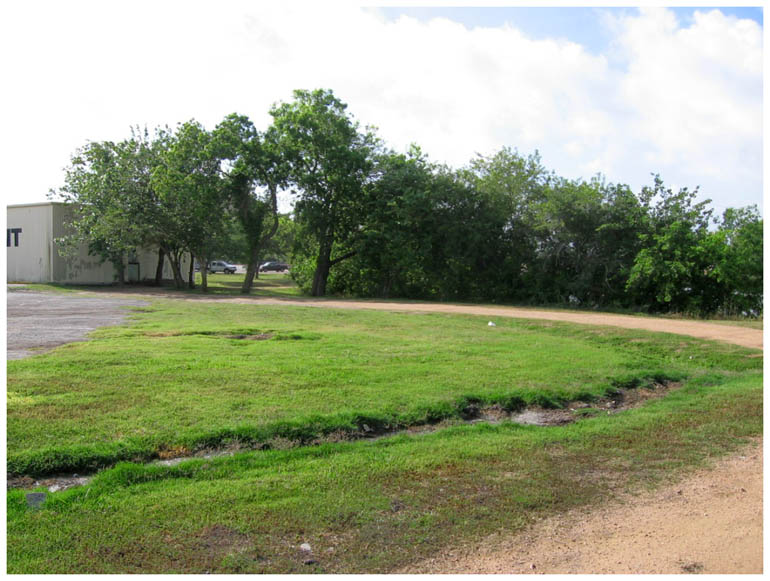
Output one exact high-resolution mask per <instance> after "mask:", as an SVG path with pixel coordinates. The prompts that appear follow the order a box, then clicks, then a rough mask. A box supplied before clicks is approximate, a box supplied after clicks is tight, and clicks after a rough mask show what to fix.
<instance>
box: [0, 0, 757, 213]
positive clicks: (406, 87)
mask: <svg viewBox="0 0 770 581" xmlns="http://www.w3.org/2000/svg"><path fill="white" fill-rule="evenodd" d="M608 22H609V24H610V25H611V26H612V29H613V30H614V32H615V43H614V44H613V48H612V52H608V53H607V54H604V55H598V56H597V55H594V54H591V53H589V52H587V51H586V50H584V49H583V47H581V46H580V45H578V44H575V43H570V42H566V41H563V40H551V39H545V40H534V39H531V38H528V37H527V36H526V35H524V34H523V33H522V32H521V31H519V30H516V29H515V28H512V27H510V26H508V25H505V26H501V27H499V28H480V27H477V28H472V29H468V28H466V27H464V26H463V25H462V24H459V23H456V22H452V21H449V20H446V19H434V20H431V21H429V22H419V21H417V20H415V19H412V18H406V17H401V18H400V19H398V20H397V21H387V20H385V19H384V18H383V17H382V16H381V15H379V13H378V12H377V11H376V10H373V9H359V8H355V7H351V6H350V5H341V4H335V3H331V4H329V3H315V4H298V3H288V6H284V5H281V4H278V3H254V2H236V1H233V2H220V3H216V4H215V3H211V2H198V3H193V2H184V3H176V2H152V3H149V2H132V3H130V4H129V3H126V4H118V3H105V2H91V3H86V2H61V3H53V2H52V3H50V4H49V3H42V4H41V3H34V2H27V3H17V4H15V5H14V6H13V8H12V10H11V11H10V12H8V13H7V17H6V18H5V24H4V25H3V26H4V30H3V31H2V35H3V38H4V39H5V40H4V41H2V42H3V43H4V45H5V46H3V51H4V54H6V55H8V54H13V55H16V56H14V57H12V58H11V59H8V60H9V62H8V63H7V67H6V69H7V75H6V77H7V78H8V79H9V82H7V83H6V86H7V87H13V90H11V91H9V93H10V95H9V101H8V102H7V103H6V111H5V114H4V116H5V119H4V128H5V129H6V140H5V141H6V143H5V144H4V146H3V147H4V149H5V153H6V155H5V158H6V160H8V159H11V160H13V164H12V165H11V168H12V171H11V172H10V174H11V175H10V176H8V177H9V180H10V187H9V191H10V192H11V199H12V201H13V202H15V203H19V202H21V201H23V200H24V199H30V200H33V198H34V200H33V201H36V200H37V199H38V198H40V197H42V196H43V195H44V194H45V192H46V191H47V190H48V188H49V187H53V186H57V185H59V184H60V182H61V174H60V172H59V170H60V168H61V167H62V166H64V165H65V164H66V163H67V162H68V158H69V155H70V153H72V151H73V150H74V149H75V148H76V147H78V146H80V145H82V144H83V143H85V141H86V140H88V139H92V140H101V139H120V138H122V137H124V136H125V135H126V134H127V133H128V127H129V125H131V124H134V123H141V124H144V123H146V124H148V125H149V126H151V127H152V126H154V125H157V124H166V123H168V124H170V125H173V124H175V123H177V122H180V121H184V120H186V119H189V118H191V117H195V118H197V119H199V120H200V121H201V122H203V123H204V124H206V125H207V126H209V127H211V126H213V125H214V124H215V123H217V122H218V121H219V120H220V119H221V118H222V117H223V116H224V115H226V114H227V113H229V112H232V111H238V112H241V113H245V114H248V115H249V116H251V118H252V119H253V120H254V121H255V123H256V124H257V125H259V126H262V127H264V126H266V125H267V123H269V115H268V114H267V112H268V109H269V107H270V106H271V104H273V103H274V102H276V101H280V100H287V99H289V98H291V91H292V90H293V89H296V88H307V89H311V88H316V87H325V88H330V89H333V90H334V91H335V93H336V94H337V95H338V96H339V97H340V98H341V99H342V100H344V101H345V102H347V103H348V104H349V107H350V111H351V112H352V113H353V114H354V115H355V117H356V118H357V119H359V120H360V121H361V122H362V123H365V124H374V125H376V126H378V127H379V133H380V135H381V136H382V137H383V138H384V139H385V140H386V141H387V142H388V143H389V144H390V145H391V146H393V147H395V148H397V149H404V148H405V147H406V146H407V145H408V144H409V143H410V142H416V143H418V144H419V145H421V146H422V147H423V149H424V150H425V151H426V152H427V153H428V154H429V155H430V156H431V158H433V159H435V160H439V161H446V162H448V163H450V164H452V165H455V166H459V165H462V164H464V163H466V162H467V161H469V160H470V159H471V157H472V156H473V155H474V153H475V152H481V153H492V152H494V151H495V150H497V149H498V148H500V147H502V146H504V145H508V146H512V147H516V148H518V149H519V151H521V152H522V153H529V152H531V151H533V150H534V149H539V150H540V151H541V153H542V155H543V161H544V163H545V164H546V166H548V167H550V168H553V169H555V170H556V171H557V172H558V173H560V174H561V175H564V176H566V177H581V176H582V177H586V178H587V177H590V175H592V174H594V173H596V172H597V171H601V172H602V173H604V174H605V175H607V176H608V178H609V179H610V180H612V181H616V182H617V181H619V182H626V183H630V184H631V185H632V186H633V187H634V188H635V189H638V188H639V187H640V186H641V185H643V184H649V183H650V178H649V173H650V172H659V173H661V175H662V177H663V178H664V180H666V182H667V183H679V184H682V185H688V186H695V185H698V184H700V185H701V186H702V190H703V192H704V193H705V194H707V195H709V196H711V197H714V198H715V201H716V205H717V206H718V207H720V208H721V207H723V206H728V205H742V204H746V203H755V202H760V201H761V193H762V190H761V188H762V165H761V163H762V160H761V155H762V30H761V28H760V27H759V26H758V25H756V24H755V23H754V22H752V21H741V20H736V19H735V18H728V17H726V16H724V15H723V14H722V13H720V12H719V11H716V10H711V11H706V12H702V13H698V14H696V17H695V19H694V22H693V23H692V25H690V26H689V27H687V28H684V27H682V26H681V24H680V23H678V22H677V21H676V19H675V17H674V15H673V13H671V12H669V11H666V10H663V9H649V10H643V11H641V13H640V14H638V15H634V16H625V17H622V18H615V19H613V18H609V19H608ZM11 49H12V50H11Z"/></svg>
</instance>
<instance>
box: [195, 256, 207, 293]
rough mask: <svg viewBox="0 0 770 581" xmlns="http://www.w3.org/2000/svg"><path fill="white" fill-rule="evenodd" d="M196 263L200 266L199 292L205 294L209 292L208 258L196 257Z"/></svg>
mask: <svg viewBox="0 0 770 581" xmlns="http://www.w3.org/2000/svg"><path fill="white" fill-rule="evenodd" d="M198 262H199V263H200V265H201V290H202V291H203V292H204V293H206V292H209V269H208V265H209V258H208V256H203V255H201V256H198Z"/></svg>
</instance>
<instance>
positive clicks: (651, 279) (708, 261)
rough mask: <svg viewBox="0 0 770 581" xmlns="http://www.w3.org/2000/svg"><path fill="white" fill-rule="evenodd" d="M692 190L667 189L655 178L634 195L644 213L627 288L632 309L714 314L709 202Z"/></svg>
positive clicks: (714, 258) (661, 181)
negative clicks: (638, 246)
mask: <svg viewBox="0 0 770 581" xmlns="http://www.w3.org/2000/svg"><path fill="white" fill-rule="evenodd" d="M697 195H698V190H697V188H696V189H695V190H688V189H687V188H681V189H680V190H679V191H678V192H674V191H673V190H671V189H670V188H666V187H665V186H664V184H663V180H661V178H660V176H657V175H656V176H654V185H653V186H652V187H644V188H642V192H641V194H640V196H639V198H640V201H641V203H642V205H643V207H644V208H645V209H646V213H645V216H646V222H645V224H644V225H642V227H641V228H640V234H639V237H640V243H641V249H640V250H639V252H638V253H637V255H636V258H635V259H634V265H633V268H632V269H631V272H630V274H629V278H628V282H627V283H626V288H627V290H628V291H629V292H630V293H631V297H632V298H633V300H634V302H635V304H636V305H638V306H640V307H642V308H645V309H647V310H650V311H675V312H688V311H692V312H710V311H712V310H714V306H715V305H714V301H713V296H714V294H715V293H714V291H713V289H712V288H711V287H712V283H713V281H714V277H713V276H712V273H713V271H714V266H715V263H716V262H717V261H718V257H716V256H715V255H714V252H713V247H712V246H710V245H709V244H708V242H709V238H708V236H709V224H710V223H711V221H712V219H711V214H712V210H711V209H709V208H708V204H709V203H710V200H705V201H701V202H696V201H695V200H696V198H697Z"/></svg>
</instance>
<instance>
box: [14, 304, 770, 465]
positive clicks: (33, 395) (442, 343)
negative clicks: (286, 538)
mask: <svg viewBox="0 0 770 581" xmlns="http://www.w3.org/2000/svg"><path fill="white" fill-rule="evenodd" d="M143 311H144V310H143V309H139V310H138V312H137V313H136V315H135V316H134V324H133V325H131V326H124V327H114V328H109V329H102V330H98V331H96V332H94V333H93V334H92V337H94V338H96V339H97V340H95V341H91V342H87V343H74V344H70V345H66V346H63V347H60V348H59V349H57V350H56V351H55V352H53V353H50V354H46V355H41V356H38V357H35V358H33V359H28V360H21V361H10V362H9V363H8V384H7V385H8V387H7V390H8V416H7V430H8V467H9V470H10V471H11V472H12V473H19V474H35V475H40V474H45V473H53V472H58V471H63V470H72V471H83V470H88V469H95V468H99V467H103V466H106V465H109V464H112V463H114V462H117V461H119V460H126V459H134V458H136V459H148V458H152V457H155V456H157V455H158V454H159V453H162V452H163V451H165V450H169V449H186V450H194V449H197V448H204V447H212V446H222V445H228V444H232V443H233V442H240V443H242V444H243V443H245V444H248V445H252V446H253V445H256V444H265V443H269V441H270V440H272V439H274V438H276V437H278V438H288V439H291V440H295V441H298V442H300V443H306V442H308V441H311V440H313V439H316V438H322V437H324V436H327V435H328V434H330V433H333V432H337V431H348V432H353V431H357V430H360V429H361V428H362V426H363V424H364V423H366V424H367V425H368V426H370V427H377V428H388V427H389V428H396V427H402V426H407V425H414V424H423V423H430V422H435V421H439V420H442V419H447V418H452V417H459V416H460V415H462V413H463V411H464V408H465V407H466V406H467V405H468V404H469V403H476V402H481V403H499V404H501V405H503V406H505V407H508V408H510V409H513V408H516V407H521V406H523V405H527V404H539V405H543V406H546V407H559V406H561V405H563V404H564V403H565V402H566V401H569V400H575V399H582V400H586V401H590V400H591V399H593V398H596V397H600V396H602V395H605V394H606V393H608V391H611V390H612V389H613V388H615V387H616V386H618V385H624V384H625V383H628V382H629V381H633V380H648V379H649V378H655V377H658V378H660V379H671V380H676V379H681V378H684V377H688V376H697V375H698V374H702V373H704V372H706V371H710V370H711V369H713V368H715V367H730V368H732V369H735V370H745V369H759V368H761V359H757V358H753V359H752V358H747V357H746V355H747V354H749V353H751V351H750V350H747V349H740V348H737V347H729V346H720V347H713V346H709V345H708V344H706V343H704V342H701V341H697V340H695V339H684V338H680V337H673V336H667V335H659V336H657V337H656V336H655V335H654V334H644V333H641V332H630V331H628V332H623V331H608V330H604V329H596V328H590V327H585V328H584V327H579V326H573V325H567V324H555V323H550V324H543V323H535V322H527V321H521V320H515V319H510V320H504V321H500V322H499V324H498V326H497V327H494V328H490V327H487V325H486V321H485V320H483V319H481V318H478V317H472V316H448V315H441V314H403V313H401V314H400V313H385V312H368V311H344V310H328V309H318V308H298V307H279V306H256V305H232V304H217V303H205V304H199V303H186V302H180V301H156V302H155V303H154V307H153V308H152V312H143ZM240 335H246V336H254V335H259V336H262V337H263V338H265V340H251V339H238V338H232V337H234V336H240Z"/></svg>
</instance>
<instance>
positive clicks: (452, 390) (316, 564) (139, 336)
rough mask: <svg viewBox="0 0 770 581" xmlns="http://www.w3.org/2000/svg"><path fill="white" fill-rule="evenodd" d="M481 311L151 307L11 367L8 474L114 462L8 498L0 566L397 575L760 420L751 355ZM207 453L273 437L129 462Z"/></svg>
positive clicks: (650, 474) (728, 445)
mask: <svg viewBox="0 0 770 581" xmlns="http://www.w3.org/2000/svg"><path fill="white" fill-rule="evenodd" d="M218 276H221V277H224V276H225V275H218ZM212 278H213V279H214V280H213V281H212V286H214V283H217V280H216V277H212ZM266 278H267V277H265V279H266ZM260 280H263V279H260ZM274 280H275V281H276V285H275V286H276V287H284V286H286V285H285V284H283V283H282V282H281V279H274ZM274 292H281V291H274ZM486 323H487V320H486V319H482V318H479V317H472V316H457V315H439V314H405V313H386V312H370V311H343V310H327V309H317V308H316V309H314V308H302V307H280V306H255V305H240V304H221V303H220V304H218V303H216V302H214V303H199V302H183V301H174V300H165V299H163V300H161V299H158V300H154V301H153V303H152V306H151V307H150V308H147V309H144V310H137V311H136V312H135V313H134V314H133V315H132V320H131V323H130V324H129V325H125V326H121V327H113V328H107V329H101V330H99V331H97V332H95V333H93V334H92V337H94V340H93V341H90V342H86V343H77V344H71V345H66V346H63V347H60V348H59V349H57V350H55V351H53V352H51V353H48V354H44V355H40V356H37V357H34V358H31V359H26V360H19V361H10V362H9V363H8V413H7V430H8V465H9V466H8V467H9V471H10V472H11V473H13V474H30V475H43V474H51V473H55V472H59V471H74V472H81V471H83V470H92V469H97V468H101V467H106V466H112V465H115V464H116V463H117V466H115V467H113V468H111V469H107V470H104V471H102V472H101V473H100V474H99V475H98V476H96V478H95V479H94V480H93V481H92V482H91V483H90V484H88V485H87V486H84V487H79V488H74V489H71V490H68V491H64V492H57V493H50V494H48V496H47V500H46V503H45V504H44V506H43V508H42V509H40V510H34V509H31V508H29V507H28V506H27V505H26V502H25V497H24V492H23V491H20V490H16V491H10V492H9V494H8V553H7V554H8V569H9V572H13V573H22V572H23V573H32V572H39V573H54V572H55V573H66V572H83V573H95V572H105V573H117V572H156V573H160V572H198V573H200V572H206V571H209V572H273V573H281V572H387V571H391V570H393V569H394V568H396V567H398V566H400V565H403V564H405V563H407V562H410V561H412V560H414V559H417V558H420V557H423V556H425V555H426V554H429V553H430V552H431V551H433V550H436V549H437V548H439V547H441V546H444V545H445V544H447V543H449V542H458V541H461V540H473V539H477V538H480V536H481V535H484V534H487V533H489V532H492V531H495V530H500V529H504V530H509V531H514V530H518V529H519V528H521V527H522V526H525V525H526V524H527V523H528V522H530V521H531V520H532V519H533V518H535V517H537V516H539V515H542V514H546V513H550V512H554V511H562V510H565V509H567V508H570V507H572V506H576V505H581V504H585V503H590V502H596V501H599V500H602V499H606V498H608V497H610V496H611V495H612V493H613V490H618V489H624V490H625V489H634V488H639V487H644V486H651V485H654V484H656V483H658V482H660V481H662V480H667V479H671V478H676V477H678V476H679V475H681V474H682V473H683V471H686V470H687V469H689V468H691V467H694V466H697V465H699V464H700V463H702V462H704V461H706V460H707V459H708V458H709V457H712V456H715V455H719V454H722V453H724V452H726V451H729V450H732V449H734V448H735V447H736V446H738V445H739V444H740V443H741V441H743V439H745V438H747V437H750V436H754V435H757V434H760V433H761V429H762V358H761V357H756V354H757V353H758V352H756V351H752V350H750V349H743V348H739V347H733V346H729V345H723V344H717V343H709V342H704V341H699V340H696V339H689V338H685V337H678V336H672V335H666V334H652V333H645V332H641V331H623V330H616V329H609V328H597V327H581V326H576V325H568V324H558V323H540V322H532V321H523V320H515V319H510V320H499V321H497V326H496V327H488V326H487V324H486ZM663 380H677V381H682V383H683V386H682V387H681V388H680V389H678V390H676V391H672V392H671V393H670V394H668V395H667V396H666V397H665V398H663V399H660V400H656V401H652V402H649V403H648V404H646V405H645V406H643V407H641V408H638V409H634V410H628V411H625V412H622V413H619V414H615V415H611V416H597V417H594V418H590V419H585V420H582V421H581V422H579V423H576V424H571V425H568V426H563V427H545V428H544V427H533V426H520V425H516V424H512V423H509V422H504V423H501V424H496V425H488V424H473V425H458V426H454V427H449V428H446V429H441V430H438V431H435V432H433V433H428V434H401V435H396V436H391V437H386V438H382V439H379V440H376V441H335V440H344V439H345V437H346V436H354V435H356V434H359V433H360V432H361V431H362V430H363V428H364V425H366V427H367V428H369V429H374V430H385V429H394V428H403V427H407V426H410V425H417V424H425V423H435V422H437V421H440V420H445V419H458V418H461V417H462V416H463V415H464V413H465V412H466V411H467V408H468V407H469V406H473V405H483V404H498V405H499V406H501V407H503V408H506V409H517V408H520V407H522V406H526V405H535V404H536V405H540V406H545V407H559V406H562V405H563V404H564V403H565V402H567V401H570V400H576V399H580V400H584V401H592V400H594V399H595V398H597V397H599V396H602V395H605V394H607V393H611V392H612V391H613V390H614V389H617V388H618V387H622V386H635V385H639V386H643V385H644V384H645V383H648V382H651V381H663ZM319 441H320V442H326V443H322V444H321V445H313V446H307V445H304V444H308V443H311V442H319ZM220 446H230V447H234V446H242V447H262V448H264V449H262V450H259V451H249V452H241V453H239V454H236V455H235V456H232V457H223V458H216V459H194V460H189V461H186V462H183V463H182V464H180V465H177V466H171V467H170V466H157V465H142V464H139V463H126V462H125V461H126V460H134V461H146V460H149V459H152V458H155V457H158V456H164V455H173V454H180V453H189V452H193V451H195V450H196V449H202V448H211V447H220ZM305 542H307V543H309V544H310V545H311V546H312V547H313V553H312V559H310V560H312V561H313V562H311V563H308V564H305V561H308V555H307V554H305V553H303V552H301V551H300V550H299V548H298V547H299V545H300V544H302V543H305Z"/></svg>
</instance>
